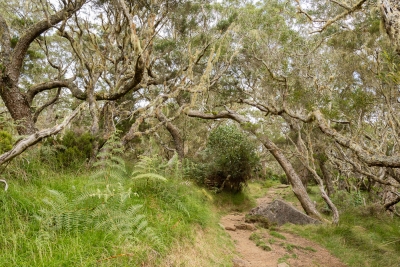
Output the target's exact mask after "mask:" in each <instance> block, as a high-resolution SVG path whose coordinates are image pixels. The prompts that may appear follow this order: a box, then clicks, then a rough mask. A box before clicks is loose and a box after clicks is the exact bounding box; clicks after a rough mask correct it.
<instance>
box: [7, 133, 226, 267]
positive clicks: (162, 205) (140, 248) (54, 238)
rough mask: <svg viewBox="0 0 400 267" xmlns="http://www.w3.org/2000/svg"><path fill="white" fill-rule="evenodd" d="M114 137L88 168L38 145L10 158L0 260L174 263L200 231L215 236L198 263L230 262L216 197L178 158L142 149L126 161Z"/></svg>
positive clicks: (68, 263) (84, 263)
mask: <svg viewBox="0 0 400 267" xmlns="http://www.w3.org/2000/svg"><path fill="white" fill-rule="evenodd" d="M116 144H117V142H115V141H113V140H111V141H110V143H109V144H107V145H106V146H105V147H104V153H101V154H100V155H99V161H98V163H97V164H96V166H95V167H94V171H92V172H90V173H89V172H87V171H86V172H79V171H66V172H59V171H58V170H57V172H56V171H55V169H52V168H51V167H47V165H45V164H44V163H43V162H40V161H39V160H36V158H35V157H36V155H37V151H34V150H32V151H29V152H28V153H26V154H25V158H24V159H20V160H19V161H16V163H21V162H22V163H23V164H21V165H17V164H16V163H13V164H14V165H10V166H13V167H15V169H14V170H13V171H8V170H7V171H6V172H4V175H5V178H6V179H7V180H8V182H9V185H10V187H9V189H8V191H7V192H4V191H0V204H1V205H0V207H1V208H0V209H1V210H0V247H1V250H0V266H143V265H145V266H162V263H163V261H165V260H168V261H169V262H171V264H172V265H173V264H175V263H176V262H178V260H177V259H176V258H175V259H174V258H173V255H174V253H178V254H179V253H180V252H177V251H176V248H177V246H180V245H182V242H183V240H184V241H185V244H192V245H189V247H190V246H193V245H194V244H196V242H198V241H199V238H200V239H201V238H202V236H199V233H202V232H204V235H205V236H207V240H204V241H203V242H204V243H205V244H204V246H205V247H207V244H211V243H213V242H214V241H213V242H210V241H212V240H213V239H215V242H214V246H212V247H210V250H209V251H207V252H204V254H205V255H204V257H203V259H202V262H201V266H229V264H230V263H229V254H226V253H225V254H224V253H223V252H226V245H224V244H221V243H219V242H220V241H219V240H217V237H218V239H220V240H224V242H226V239H224V235H225V234H224V232H223V230H222V229H219V226H218V218H217V216H216V215H215V214H214V213H213V212H212V211H211V205H212V201H211V199H209V197H208V195H207V194H205V193H204V192H203V190H202V189H199V188H197V187H196V186H194V185H193V184H192V183H191V182H190V181H188V180H187V179H185V178H184V175H183V174H182V172H180V169H181V166H180V162H179V161H178V160H177V158H175V159H172V160H171V161H170V162H167V163H166V162H163V161H162V160H160V159H159V158H156V157H153V158H151V157H143V158H142V159H141V160H140V162H138V163H137V164H135V165H134V166H133V167H132V166H130V168H128V167H127V166H125V161H124V160H123V159H122V153H121V152H122V151H121V150H120V148H119V147H118V146H117V145H116ZM131 169H132V170H131ZM20 174H23V176H21V175H20ZM207 232H210V233H211V232H212V233H214V234H213V236H210V235H208V234H207ZM193 253H195V252H193ZM214 254H215V255H214ZM222 254H224V255H222ZM216 255H217V256H216ZM193 256H194V257H196V255H193ZM183 266H184V265H183Z"/></svg>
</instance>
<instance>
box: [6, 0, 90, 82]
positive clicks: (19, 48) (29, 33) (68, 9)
mask: <svg viewBox="0 0 400 267" xmlns="http://www.w3.org/2000/svg"><path fill="white" fill-rule="evenodd" d="M85 3H86V0H77V1H74V2H73V1H69V3H68V5H66V6H65V7H64V8H63V9H61V10H60V11H58V12H56V13H55V14H53V15H51V16H49V17H48V18H46V19H43V20H41V21H39V22H37V23H35V24H34V25H32V26H31V27H29V28H28V29H27V30H26V31H25V34H24V35H22V36H21V38H20V39H19V40H18V42H17V44H16V46H15V48H14V50H13V52H12V58H11V62H10V64H9V69H8V72H9V75H10V78H11V79H12V80H13V81H17V80H18V78H19V75H20V72H21V67H22V62H23V60H24V58H25V55H26V52H27V50H28V48H29V46H30V44H31V43H32V42H33V41H34V40H35V39H36V38H37V37H38V36H40V35H41V34H42V33H44V32H45V31H47V30H48V29H50V28H51V27H53V26H54V25H56V24H58V23H59V22H61V21H63V20H65V19H67V18H69V17H71V16H72V15H73V14H74V13H75V12H76V11H78V10H79V9H80V8H81V7H82V6H83V4H85Z"/></svg>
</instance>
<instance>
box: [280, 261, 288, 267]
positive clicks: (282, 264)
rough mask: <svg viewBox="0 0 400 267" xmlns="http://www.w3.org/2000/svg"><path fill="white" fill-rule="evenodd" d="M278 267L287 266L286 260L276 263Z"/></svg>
mask: <svg viewBox="0 0 400 267" xmlns="http://www.w3.org/2000/svg"><path fill="white" fill-rule="evenodd" d="M278 267H289V264H287V263H286V262H282V263H279V264H278Z"/></svg>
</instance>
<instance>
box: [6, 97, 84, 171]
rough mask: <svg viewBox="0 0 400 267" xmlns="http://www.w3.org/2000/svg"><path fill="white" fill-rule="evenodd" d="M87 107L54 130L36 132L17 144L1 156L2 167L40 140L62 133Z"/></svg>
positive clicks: (66, 119)
mask: <svg viewBox="0 0 400 267" xmlns="http://www.w3.org/2000/svg"><path fill="white" fill-rule="evenodd" d="M84 107H85V105H84V104H81V105H80V106H79V107H78V108H76V109H75V110H74V111H73V112H72V113H71V115H69V116H68V117H66V118H65V119H64V121H63V122H62V123H61V124H59V125H56V126H54V127H52V128H49V129H45V130H41V131H39V132H36V133H34V134H31V135H29V136H27V137H25V138H24V139H22V140H20V141H19V142H17V144H15V145H14V147H13V148H12V149H11V150H10V151H8V152H6V153H4V154H2V155H0V165H2V164H4V163H6V162H8V161H10V160H12V159H13V158H15V157H16V156H18V155H19V154H21V153H22V152H24V151H25V150H26V149H27V148H29V147H30V146H33V145H34V144H36V143H38V142H39V141H40V140H42V139H43V138H45V137H48V136H50V135H53V134H56V133H58V132H60V131H61V130H62V129H64V128H65V126H67V125H68V124H69V123H70V122H71V120H72V119H73V118H74V117H75V116H76V115H77V114H78V113H79V112H80V111H81V110H82V109H83V108H84Z"/></svg>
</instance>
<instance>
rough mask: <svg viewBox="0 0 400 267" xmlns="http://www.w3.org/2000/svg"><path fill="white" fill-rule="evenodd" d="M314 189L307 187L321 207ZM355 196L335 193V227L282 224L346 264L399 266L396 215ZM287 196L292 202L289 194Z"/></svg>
mask: <svg viewBox="0 0 400 267" xmlns="http://www.w3.org/2000/svg"><path fill="white" fill-rule="evenodd" d="M317 192H318V189H317V188H311V190H309V193H310V196H311V197H312V199H313V200H315V201H316V202H317V206H318V207H320V209H321V210H322V209H324V207H326V204H325V203H323V202H322V201H321V199H320V197H319V196H318V195H319V194H318V193H317ZM361 197H362V196H361ZM359 198H360V195H359V194H354V193H353V194H348V193H347V192H343V191H342V192H339V193H337V194H336V196H335V197H334V198H333V201H334V202H335V204H336V205H337V207H338V208H339V210H340V212H341V214H340V223H339V225H338V226H333V225H320V226H317V225H309V226H294V225H286V226H284V229H285V230H288V231H291V232H294V233H297V234H299V235H301V236H303V237H306V238H308V239H311V240H313V241H316V242H317V243H319V244H321V245H322V246H324V247H326V248H327V249H328V250H329V251H330V252H331V253H332V254H333V255H335V256H336V257H338V258H339V259H341V260H342V261H343V262H344V263H346V264H347V265H348V266H354V267H364V266H370V267H380V266H400V218H398V217H392V216H390V215H389V214H387V213H385V212H382V211H381V210H380V209H379V206H377V205H374V204H368V200H367V201H366V202H367V204H366V205H365V206H364V205H363V204H362V202H363V201H359ZM365 198H366V199H367V197H366V196H365ZM287 199H288V200H290V201H296V200H295V198H294V197H293V196H292V195H288V196H287ZM327 218H328V219H329V217H327Z"/></svg>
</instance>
